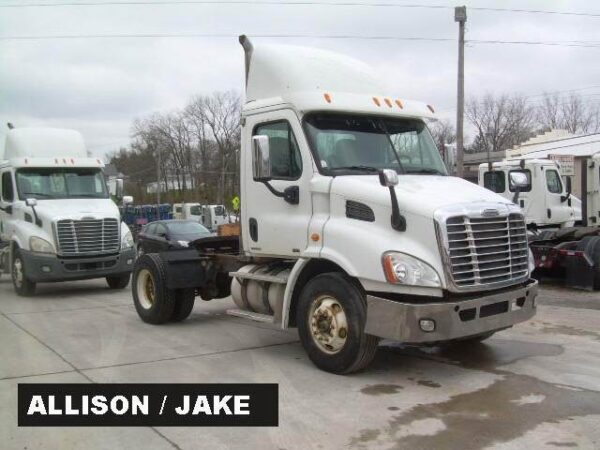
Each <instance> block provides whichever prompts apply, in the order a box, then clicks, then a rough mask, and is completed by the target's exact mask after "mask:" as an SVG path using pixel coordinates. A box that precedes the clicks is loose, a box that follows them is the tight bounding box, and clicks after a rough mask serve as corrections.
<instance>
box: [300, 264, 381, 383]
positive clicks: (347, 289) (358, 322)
mask: <svg viewBox="0 0 600 450" xmlns="http://www.w3.org/2000/svg"><path fill="white" fill-rule="evenodd" d="M366 318H367V307H366V301H365V298H364V296H363V294H362V292H360V290H359V289H358V288H357V287H356V286H355V285H354V284H352V282H351V281H350V280H349V279H348V278H347V277H346V276H345V275H343V274H341V273H326V274H322V275H318V276H317V277H315V278H313V279H312V280H311V281H309V282H308V283H307V284H306V286H305V287H304V289H303V290H302V293H301V294H300V298H299V303H298V309H297V317H296V324H297V326H298V332H299V334H300V341H301V342H302V346H303V347H304V350H305V351H306V353H307V354H308V357H309V358H310V360H311V361H312V362H313V363H314V364H315V365H316V366H317V367H319V368H320V369H322V370H325V371H327V372H333V373H338V374H344V373H351V372H356V371H358V370H361V369H363V368H365V367H366V366H367V365H368V364H369V363H370V362H371V361H372V359H373V357H374V356H375V352H376V350H377V344H378V342H379V339H378V338H377V337H375V336H371V335H368V334H366V333H365V332H364V328H365V323H366Z"/></svg>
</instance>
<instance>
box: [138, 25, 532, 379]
mask: <svg viewBox="0 0 600 450" xmlns="http://www.w3.org/2000/svg"><path fill="white" fill-rule="evenodd" d="M240 42H241V44H242V46H243V48H244V51H245V66H246V102H245V104H244V106H243V110H242V118H241V125H242V128H241V151H240V188H241V218H240V227H241V235H240V236H239V238H238V237H227V238H224V237H214V238H208V239H205V240H202V241H198V242H194V243H192V244H191V245H190V247H193V249H190V250H187V251H186V253H185V254H184V252H180V253H178V254H174V253H172V254H161V255H144V256H143V257H141V258H140V259H139V260H138V261H137V262H136V266H135V270H134V277H133V290H132V292H133V300H134V304H135V307H136V310H137V312H138V314H139V315H140V317H141V318H142V320H144V321H146V322H150V323H155V324H158V323H165V322H169V321H180V320H183V319H184V318H185V317H186V316H187V315H188V314H189V313H190V312H191V308H192V306H193V302H194V297H195V296H196V295H199V296H200V297H201V298H202V299H203V300H211V299H215V298H224V297H226V296H228V295H229V294H230V293H231V296H232V297H233V300H234V302H235V304H236V306H237V308H236V309H233V310H230V311H228V313H229V314H232V315H236V316H241V317H246V318H249V319H252V320H260V321H265V322H270V323H273V324H275V325H277V326H279V327H281V328H283V329H285V328H289V327H297V328H298V331H299V335H300V340H301V342H302V345H303V347H304V349H305V350H306V352H307V354H308V356H309V358H310V359H311V361H312V362H313V363H314V364H315V365H317V366H318V367H319V368H321V369H323V370H326V371H329V372H333V373H349V372H354V371H357V370H360V369H363V368H364V367H366V366H367V365H368V364H369V362H370V361H371V360H372V358H373V356H374V354H375V351H376V348H377V343H378V341H379V339H381V338H385V339H392V340H396V341H400V342H405V343H410V344H435V343H439V342H448V341H453V340H458V339H461V340H467V341H479V340H482V339H485V338H487V337H489V336H491V335H492V334H493V333H494V332H496V331H498V330H501V329H504V328H508V327H511V326H513V325H514V324H516V323H519V322H522V321H524V320H527V319H529V318H530V317H532V316H533V315H534V314H535V310H536V305H535V299H536V295H537V282H536V281H535V280H533V279H531V278H530V267H531V263H532V260H531V258H530V253H529V250H528V246H527V236H526V227H525V221H524V217H523V214H522V212H521V210H520V209H519V207H518V206H517V205H515V204H514V203H512V201H511V200H508V199H506V198H504V197H502V196H501V195H498V194H496V193H494V192H491V191H490V190H488V189H484V188H483V187H480V186H478V185H475V184H472V183H469V182H467V181H465V180H462V179H460V178H456V177H451V176H449V175H448V173H447V170H446V168H445V166H444V163H443V162H442V160H441V157H440V153H439V151H438V149H437V148H436V146H435V144H434V141H433V139H432V137H431V134H430V133H429V130H428V128H427V126H426V120H428V119H431V118H435V113H434V108H433V107H432V106H431V105H428V104H426V103H421V102H416V101H410V100H407V99H405V98H404V97H403V96H400V95H397V94H395V93H393V92H390V91H389V89H388V88H386V87H385V86H383V85H381V84H380V83H379V81H378V78H377V76H376V74H374V73H373V71H372V70H371V69H370V68H369V67H367V66H366V65H365V64H363V63H361V62H359V61H356V60H354V59H352V58H349V57H346V56H343V55H339V54H337V53H332V52H328V51H323V50H318V49H311V48H304V47H293V46H275V45H273V46H260V47H254V45H253V44H252V43H251V42H250V41H249V40H248V39H247V38H246V37H245V36H242V37H240ZM519 185H520V186H522V184H519ZM148 286H151V287H153V286H162V287H164V289H163V290H162V291H160V293H159V295H158V296H157V294H156V292H157V291H156V290H155V289H149V288H148Z"/></svg>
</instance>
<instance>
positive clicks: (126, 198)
mask: <svg viewBox="0 0 600 450" xmlns="http://www.w3.org/2000/svg"><path fill="white" fill-rule="evenodd" d="M130 203H133V197H132V196H131V195H125V196H123V205H129V204H130Z"/></svg>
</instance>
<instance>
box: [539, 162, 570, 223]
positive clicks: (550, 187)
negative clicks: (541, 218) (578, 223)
mask: <svg viewBox="0 0 600 450" xmlns="http://www.w3.org/2000/svg"><path fill="white" fill-rule="evenodd" d="M544 172H545V175H544V179H545V185H546V195H545V198H546V216H547V221H548V223H553V224H561V225H563V226H572V225H573V223H572V222H573V220H574V219H573V208H572V207H571V206H569V202H568V201H563V198H564V197H563V196H564V195H566V192H565V190H564V188H563V184H562V181H561V178H560V174H559V173H558V170H556V169H552V168H549V169H546V170H545V171H544Z"/></svg>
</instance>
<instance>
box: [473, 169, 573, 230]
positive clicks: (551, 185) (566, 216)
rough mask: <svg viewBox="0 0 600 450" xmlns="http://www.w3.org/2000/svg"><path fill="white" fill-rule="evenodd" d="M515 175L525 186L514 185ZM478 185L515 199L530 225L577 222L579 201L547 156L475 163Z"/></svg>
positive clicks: (555, 224)
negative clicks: (477, 171) (477, 168)
mask: <svg viewBox="0 0 600 450" xmlns="http://www.w3.org/2000/svg"><path fill="white" fill-rule="evenodd" d="M515 177H521V178H523V179H524V180H525V185H524V186H523V187H521V188H518V187H517V186H515V185H514V182H513V181H514V179H515ZM478 184H479V185H480V186H483V187H485V188H486V189H489V190H491V191H492V192H495V193H497V194H499V195H501V196H503V197H504V198H505V199H507V200H510V201H513V202H515V203H516V204H517V205H519V207H520V208H521V209H522V211H523V213H524V214H525V219H526V222H527V226H528V227H531V228H548V227H550V228H567V227H572V226H574V225H575V223H576V222H579V221H581V201H580V200H579V199H578V198H576V197H575V196H573V195H571V193H570V189H569V185H568V183H565V182H564V177H563V176H562V174H561V168H560V166H559V164H558V163H557V162H556V161H553V160H550V159H521V160H504V161H500V162H494V163H492V164H491V170H490V164H487V163H483V164H480V166H479V176H478Z"/></svg>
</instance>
